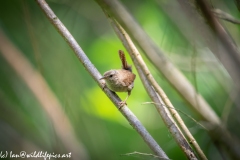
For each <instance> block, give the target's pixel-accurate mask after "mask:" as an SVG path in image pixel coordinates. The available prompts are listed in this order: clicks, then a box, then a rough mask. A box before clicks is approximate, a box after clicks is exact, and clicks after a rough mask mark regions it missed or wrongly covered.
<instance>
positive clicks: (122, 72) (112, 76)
mask: <svg viewBox="0 0 240 160" xmlns="http://www.w3.org/2000/svg"><path fill="white" fill-rule="evenodd" d="M118 53H119V57H120V59H121V62H122V69H112V70H110V71H107V72H105V73H104V74H103V77H102V78H100V80H101V79H105V81H106V85H107V87H108V88H109V89H110V90H111V91H113V92H128V95H127V97H126V99H125V100H124V101H121V102H120V104H119V105H120V108H121V107H122V106H123V105H124V104H126V101H127V99H128V97H129V96H130V95H131V91H132V89H133V87H134V80H135V78H136V75H135V74H133V73H132V67H131V66H130V65H128V64H127V61H126V58H125V54H124V52H123V51H122V50H119V51H118Z"/></svg>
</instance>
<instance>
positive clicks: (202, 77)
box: [0, 0, 228, 160]
mask: <svg viewBox="0 0 240 160" xmlns="http://www.w3.org/2000/svg"><path fill="white" fill-rule="evenodd" d="M47 2H48V4H49V5H50V7H51V8H52V9H53V11H54V12H55V14H56V15H57V16H58V18H59V19H60V20H61V21H62V22H63V23H64V25H65V26H66V27H67V28H68V30H69V31H70V32H71V34H72V35H73V36H74V37H75V39H76V40H77V42H78V43H79V44H80V46H81V47H82V49H83V50H84V52H85V53H86V54H87V56H88V57H89V59H90V60H91V61H92V63H93V64H94V65H95V67H96V68H97V69H98V70H99V71H100V72H101V73H104V72H105V71H106V70H109V69H113V68H119V67H120V66H121V64H120V60H119V58H118V55H117V51H118V50H119V49H123V50H124V51H125V49H124V47H123V45H122V44H121V42H120V41H119V39H118V38H117V36H116V35H115V34H114V32H113V30H112V28H111V26H110V25H109V23H108V21H107V20H106V18H105V16H104V14H103V12H102V11H101V9H100V7H99V6H98V5H97V4H96V3H95V2H94V1H88V0H78V1H75V0H72V1H69V0H48V1H47ZM123 3H124V4H125V6H127V8H128V10H129V11H130V12H131V13H132V14H133V15H134V16H135V18H136V19H137V20H138V21H139V23H140V24H141V25H142V27H143V28H144V29H145V30H146V32H147V33H148V34H149V35H150V36H151V37H152V38H153V40H154V41H155V42H156V43H157V45H158V46H159V47H161V48H162V49H163V50H164V51H166V52H167V53H170V54H169V57H171V56H174V55H172V54H178V55H179V56H181V57H182V58H183V59H184V57H185V56H186V57H190V58H191V56H192V55H193V53H192V52H193V49H192V48H191V47H190V46H189V43H188V42H187V41H186V40H185V39H184V37H183V36H182V35H181V33H180V32H179V31H178V29H177V28H176V27H175V26H174V25H173V24H172V23H171V21H170V20H169V19H168V18H167V17H166V15H165V14H164V13H163V12H161V10H160V9H159V7H158V6H157V5H156V4H155V3H154V2H153V1H136V0H134V1H126V0H125V1H123ZM0 10H1V14H0V26H1V28H2V30H3V31H4V32H5V34H6V35H7V36H8V37H9V38H10V40H11V42H12V43H13V44H14V45H15V46H17V48H18V49H19V50H20V51H21V52H22V53H24V55H25V56H26V57H27V59H28V60H29V61H30V62H31V64H32V65H33V66H34V67H35V69H36V70H38V71H39V72H40V73H41V74H42V76H43V77H44V78H45V80H46V81H47V83H48V85H49V86H50V88H51V89H52V90H53V92H54V93H55V94H56V96H57V97H58V99H59V100H60V102H61V104H62V106H63V110H64V111H65V113H66V115H67V116H68V118H69V119H70V121H71V123H72V125H73V126H74V130H75V132H76V135H77V137H78V138H79V140H81V141H82V142H83V145H84V146H85V147H86V150H87V152H88V153H89V155H90V158H91V159H95V160H96V159H121V160H128V159H151V158H150V157H144V156H120V155H121V154H126V153H129V152H134V151H138V152H144V153H151V151H150V149H149V148H148V147H147V145H146V144H145V143H144V142H143V140H142V139H141V138H140V136H139V135H138V134H137V133H136V131H135V130H134V129H133V128H132V127H131V126H130V125H129V124H128V122H127V121H126V120H125V118H124V117H123V116H122V115H121V114H120V112H119V111H118V110H117V109H116V108H115V107H114V105H113V104H112V103H111V101H110V100H109V99H108V98H107V97H106V95H105V94H104V93H103V92H102V90H101V88H99V87H98V86H97V85H96V83H95V82H94V80H93V79H92V78H91V76H90V75H89V74H88V73H87V71H86V70H85V69H84V67H83V66H82V64H81V63H80V62H79V61H78V59H77V57H76V56H75V55H74V53H73V51H72V50H71V49H70V47H69V46H68V45H67V43H66V42H65V40H64V39H63V38H62V37H61V36H60V35H59V34H58V32H57V31H56V30H55V28H54V27H53V26H52V25H51V23H50V22H49V21H48V19H47V18H46V16H45V15H44V14H43V12H42V11H41V9H40V8H39V6H38V5H37V3H36V2H35V1H24V0H11V1H1V2H0ZM144 59H145V60H146V62H147V64H148V65H149V68H150V69H151V71H152V73H153V74H154V76H155V77H156V79H157V80H158V82H159V84H160V85H161V86H162V87H163V89H164V90H165V92H166V93H167V95H168V96H169V98H170V100H171V101H172V103H173V104H174V106H175V107H176V108H178V109H181V110H182V111H183V112H186V113H187V114H190V115H191V116H192V117H194V118H195V119H196V120H199V118H198V117H197V115H196V114H195V113H193V112H192V111H191V110H189V109H188V107H187V105H188V104H186V102H185V101H183V100H182V99H181V97H180V96H179V95H178V93H177V92H176V91H174V90H173V89H172V87H171V86H170V85H169V83H168V82H167V81H166V79H165V78H164V77H163V76H162V75H161V74H160V73H158V72H157V71H156V70H155V68H154V67H153V66H152V64H151V63H150V62H149V61H148V60H147V59H146V58H145V57H144ZM127 60H128V62H129V63H130V64H132V62H131V60H130V58H129V56H127ZM180 60H181V59H180ZM186 63H188V65H191V62H186ZM184 65H186V64H184ZM180 67H181V66H180ZM197 67H198V66H197ZM182 71H183V72H184V74H185V75H186V76H187V77H188V79H189V80H190V81H192V82H193V83H194V78H193V73H192V72H189V71H184V70H182ZM133 72H135V73H136V70H135V68H134V69H133ZM211 75H212V74H211V73H210V72H200V73H198V74H197V84H198V85H197V86H198V89H199V92H200V93H202V95H203V96H204V97H205V98H206V99H207V100H208V102H209V103H210V104H211V106H213V108H214V109H215V110H216V112H217V113H218V114H219V115H221V110H222V108H223V107H224V105H223V104H224V103H225V102H226V100H227V98H228V96H227V93H226V92H225V91H224V89H223V88H221V86H220V84H219V83H218V82H217V81H216V79H215V77H213V76H211ZM206 84H209V86H206ZM213 93H214V94H213ZM216 94H217V95H216ZM118 95H120V97H121V98H124V97H125V96H126V93H120V94H118ZM214 97H221V98H220V99H218V100H217V101H216V100H214ZM0 99H1V101H0V107H1V111H0V130H1V132H0V150H13V149H16V148H17V149H16V150H21V149H22V145H23V141H28V142H30V143H32V144H33V145H34V146H37V147H38V148H40V149H42V150H47V151H49V152H53V151H56V152H57V151H59V152H60V151H62V150H63V151H62V152H64V147H62V145H61V142H59V139H58V138H57V135H56V133H55V130H54V128H53V126H52V124H51V122H50V121H49V118H48V117H47V115H46V113H45V112H44V111H43V110H42V108H41V106H40V104H39V102H38V101H37V100H36V98H35V97H34V95H33V94H32V93H31V91H30V90H29V89H28V88H27V86H26V84H25V83H24V82H23V81H22V79H20V78H19V77H18V75H17V74H16V73H15V72H14V71H13V70H12V69H11V67H10V66H9V64H7V62H6V61H5V60H4V59H3V57H2V56H0ZM149 101H150V99H149V97H148V95H147V94H146V92H145V90H144V88H143V86H142V84H141V81H140V79H139V78H138V77H137V79H136V81H135V88H134V90H133V92H132V95H131V97H130V98H129V100H128V105H129V107H130V109H131V110H132V111H133V112H134V113H135V114H136V116H137V117H138V118H139V119H140V121H141V122H142V123H143V124H144V126H145V127H146V128H147V129H148V130H149V132H150V133H151V134H152V136H153V137H154V138H155V139H156V141H157V142H158V143H159V144H160V146H161V147H162V148H163V150H164V151H165V152H166V153H167V155H169V157H170V158H171V159H185V156H184V155H183V153H181V151H180V149H179V148H178V146H177V145H176V143H175V141H174V139H173V138H172V137H171V134H170V133H169V132H168V129H167V128H166V127H165V126H164V124H163V123H162V120H161V118H160V116H159V115H158V114H157V112H156V111H155V108H154V106H153V105H149V104H148V105H143V104H142V103H143V102H149ZM182 117H183V119H184V120H185V121H186V124H187V125H188V126H189V127H190V130H191V132H192V133H193V135H194V136H195V137H196V139H197V141H198V142H199V144H200V146H202V148H203V150H204V152H205V153H206V155H207V156H208V157H209V158H210V159H217V158H218V156H219V154H218V152H217V151H216V148H215V147H214V145H213V143H212V142H211V141H210V138H209V137H208V135H207V133H206V132H205V131H204V130H203V129H201V127H200V126H198V125H197V124H196V123H194V122H193V121H192V120H190V119H188V118H186V117H185V116H182ZM63 121H64V120H63ZM59 123H61V122H59Z"/></svg>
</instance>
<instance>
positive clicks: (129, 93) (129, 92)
mask: <svg viewBox="0 0 240 160" xmlns="http://www.w3.org/2000/svg"><path fill="white" fill-rule="evenodd" d="M130 95H131V91H128V95H127V97H126V99H125V100H124V101H121V102H119V108H118V109H121V108H122V107H123V106H124V105H125V104H127V103H126V101H127V99H128V97H129V96H130Z"/></svg>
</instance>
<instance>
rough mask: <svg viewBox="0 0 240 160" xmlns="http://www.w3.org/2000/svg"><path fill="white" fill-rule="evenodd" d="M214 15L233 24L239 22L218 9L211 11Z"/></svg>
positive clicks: (239, 22) (239, 21)
mask: <svg viewBox="0 0 240 160" xmlns="http://www.w3.org/2000/svg"><path fill="white" fill-rule="evenodd" d="M212 12H213V13H214V15H215V16H216V17H218V18H220V19H223V20H226V21H228V22H231V23H233V24H240V20H238V19H236V18H234V17H233V16H232V15H230V14H228V13H226V12H224V11H222V10H220V9H212Z"/></svg>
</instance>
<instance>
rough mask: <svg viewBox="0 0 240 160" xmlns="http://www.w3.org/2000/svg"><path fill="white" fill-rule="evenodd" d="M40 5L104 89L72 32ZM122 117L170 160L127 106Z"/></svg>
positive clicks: (116, 100)
mask: <svg viewBox="0 0 240 160" xmlns="http://www.w3.org/2000/svg"><path fill="white" fill-rule="evenodd" d="M36 1H37V3H38V4H39V6H40V8H41V9H42V10H43V12H44V13H45V14H46V16H47V18H48V19H49V20H50V22H51V23H52V24H53V25H54V27H55V28H56V29H57V30H58V32H59V33H60V34H61V35H62V37H63V38H64V39H65V40H66V41H67V43H68V44H69V46H70V47H71V48H72V49H73V51H74V53H75V54H76V56H77V57H78V59H79V60H80V62H81V63H82V64H83V66H84V67H85V69H86V70H87V71H88V72H89V74H90V75H91V76H92V78H93V79H94V80H95V81H96V82H97V83H98V85H99V86H100V87H101V88H103V87H104V85H103V84H102V83H101V81H99V78H101V75H100V73H99V72H98V70H97V69H96V68H95V67H94V65H93V64H92V63H91V61H90V60H89V59H88V57H87V56H86V54H85V53H84V52H83V50H82V49H81V47H80V46H79V45H78V43H77V42H76V40H75V39H74V38H73V36H72V35H71V34H70V32H69V31H68V30H67V28H66V27H65V26H64V25H63V24H62V22H61V21H60V20H59V19H58V18H57V16H56V15H55V14H54V13H53V11H52V10H51V8H50V7H49V6H48V4H47V3H46V2H45V0H36ZM103 91H104V92H105V94H106V95H107V96H108V97H109V98H110V100H111V101H112V102H113V103H114V105H115V106H116V107H117V108H119V107H120V106H119V102H120V99H119V97H118V96H117V95H116V94H115V93H114V92H111V91H110V90H109V89H108V88H106V87H105V88H104V89H103ZM119 111H120V112H121V113H122V115H123V116H124V117H125V118H126V119H127V120H128V122H129V123H130V125H132V127H133V128H134V129H135V130H136V131H137V132H138V133H139V134H140V136H141V137H142V138H143V140H144V141H145V142H146V144H147V145H148V146H149V147H150V148H151V150H152V151H153V152H154V153H155V154H156V155H157V156H159V157H162V158H165V159H168V157H167V155H166V154H165V153H164V151H163V150H162V149H161V148H160V146H159V145H158V144H157V142H156V141H155V140H154V139H153V138H152V136H151V135H150V134H149V133H148V131H147V130H146V129H145V127H144V126H143V125H142V124H141V122H140V121H139V120H138V119H137V117H136V116H135V115H134V114H133V113H132V112H131V111H130V109H129V108H128V107H127V106H126V105H125V106H123V107H122V108H121V110H119Z"/></svg>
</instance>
